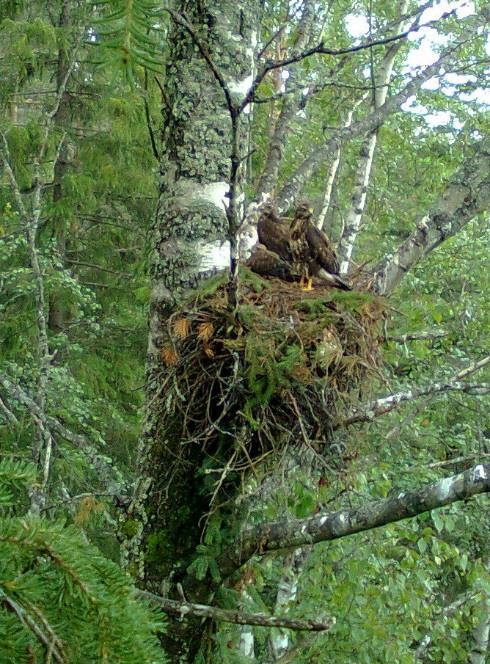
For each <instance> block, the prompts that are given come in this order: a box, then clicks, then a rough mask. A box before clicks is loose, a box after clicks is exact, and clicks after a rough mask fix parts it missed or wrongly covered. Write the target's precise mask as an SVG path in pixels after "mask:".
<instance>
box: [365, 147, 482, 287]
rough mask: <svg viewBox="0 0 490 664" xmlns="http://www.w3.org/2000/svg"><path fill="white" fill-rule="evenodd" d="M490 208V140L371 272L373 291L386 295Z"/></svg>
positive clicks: (457, 173) (478, 150) (472, 151)
mask: <svg viewBox="0 0 490 664" xmlns="http://www.w3.org/2000/svg"><path fill="white" fill-rule="evenodd" d="M489 207H490V138H489V137H488V136H487V137H486V138H483V139H482V140H481V141H479V142H478V143H476V144H475V145H474V146H473V149H472V150H471V151H470V154H468V156H467V157H466V159H465V161H464V162H463V164H462V166H461V168H459V170H458V171H457V172H456V173H455V174H454V175H453V176H452V178H451V179H450V180H449V182H448V184H447V186H446V188H445V190H444V191H443V193H442V194H441V196H440V197H439V199H438V200H437V202H436V203H435V205H434V206H433V207H432V209H431V211H430V212H429V214H428V215H427V216H425V217H424V218H423V219H422V220H421V221H419V223H418V224H417V226H416V228H415V230H414V231H413V232H412V233H411V234H410V236H409V237H408V238H407V239H406V240H405V241H404V242H402V244H400V246H399V247H398V248H397V249H396V250H395V251H394V252H393V253H392V254H390V255H388V256H386V257H385V258H384V259H383V260H382V261H380V262H379V263H378V265H377V266H376V267H375V268H374V270H373V276H372V288H373V290H374V291H375V292H376V293H378V294H382V295H388V294H389V293H391V292H392V291H393V290H394V288H395V287H396V286H397V285H398V283H399V282H400V281H401V279H402V278H403V276H404V275H405V274H406V273H407V272H408V271H409V270H410V269H411V268H413V267H414V265H416V264H417V263H418V262H419V261H420V260H421V259H422V258H424V257H425V256H427V255H428V254H429V253H430V252H431V251H433V250H434V249H435V248H436V247H438V246H439V245H440V244H441V243H442V242H444V240H447V238H449V237H452V236H453V235H455V234H456V233H458V232H459V231H460V230H461V229H462V228H464V227H465V226H466V225H467V224H468V223H469V222H470V221H471V220H472V219H474V218H475V217H476V216H477V215H478V214H480V213H481V212H483V211H485V210H488V209H489Z"/></svg>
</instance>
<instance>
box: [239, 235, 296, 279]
mask: <svg viewBox="0 0 490 664" xmlns="http://www.w3.org/2000/svg"><path fill="white" fill-rule="evenodd" d="M245 265H246V266H247V267H249V268H250V269H251V270H252V272H256V273H257V274H261V275H262V276H267V277H277V278H278V279H283V280H284V281H297V280H298V277H299V275H298V274H294V272H293V266H292V265H291V263H290V262H288V261H285V260H283V259H282V258H281V257H280V256H278V255H277V254H276V253H275V252H274V251H270V250H269V249H267V247H266V246H265V245H263V244H257V245H256V246H255V247H254V249H253V251H252V254H251V256H250V258H249V259H248V260H247V262H246V263H245Z"/></svg>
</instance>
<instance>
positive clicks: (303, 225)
mask: <svg viewBox="0 0 490 664" xmlns="http://www.w3.org/2000/svg"><path fill="white" fill-rule="evenodd" d="M312 213H313V210H312V209H311V207H310V205H309V204H308V202H305V201H303V202H301V203H300V204H299V205H298V207H297V208H296V212H295V215H294V217H293V219H292V221H291V225H290V250H291V256H292V260H293V270H294V272H297V273H298V274H300V275H301V281H300V286H301V287H302V288H303V289H304V290H312V282H313V279H312V277H318V278H320V279H323V280H324V281H328V282H329V283H331V284H332V285H333V286H336V287H337V288H342V289H343V290H352V287H351V286H349V284H348V283H346V282H345V281H344V280H343V279H342V278H341V277H340V276H339V262H338V260H337V255H336V253H335V250H334V248H333V246H332V244H331V242H330V240H329V239H328V237H327V236H326V235H325V233H323V231H321V230H320V229H319V228H317V227H316V226H315V224H314V222H313V220H312Z"/></svg>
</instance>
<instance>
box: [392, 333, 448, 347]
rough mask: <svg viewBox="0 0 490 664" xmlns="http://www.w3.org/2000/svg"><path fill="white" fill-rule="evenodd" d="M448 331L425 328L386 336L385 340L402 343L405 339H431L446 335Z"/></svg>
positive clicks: (441, 337)
mask: <svg viewBox="0 0 490 664" xmlns="http://www.w3.org/2000/svg"><path fill="white" fill-rule="evenodd" d="M448 336H449V332H446V331H445V330H426V331H424V332H407V333H406V334H400V335H395V336H393V337H388V338H387V339H386V341H395V342H396V343H398V344H404V343H406V342H407V341H430V340H431V339H443V338H444V337H448Z"/></svg>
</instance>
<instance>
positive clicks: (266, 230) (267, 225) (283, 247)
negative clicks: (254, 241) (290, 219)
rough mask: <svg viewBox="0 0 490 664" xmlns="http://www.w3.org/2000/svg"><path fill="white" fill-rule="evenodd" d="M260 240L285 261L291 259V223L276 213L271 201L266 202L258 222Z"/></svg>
mask: <svg viewBox="0 0 490 664" xmlns="http://www.w3.org/2000/svg"><path fill="white" fill-rule="evenodd" d="M257 234H258V236H259V242H260V243H261V244H262V245H263V246H264V247H266V248H267V249H268V250H269V251H273V252H274V253H275V254H277V256H279V258H281V259H282V260H283V261H291V260H292V256H291V248H290V242H289V240H290V233H289V224H288V223H287V221H283V220H282V219H281V218H280V217H279V216H278V215H277V213H276V211H275V209H274V205H273V204H272V203H271V202H267V203H265V205H264V206H263V207H262V211H261V213H260V216H259V220H258V222H257Z"/></svg>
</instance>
